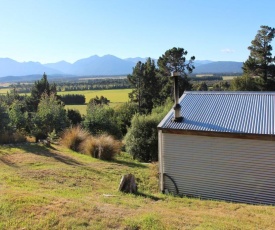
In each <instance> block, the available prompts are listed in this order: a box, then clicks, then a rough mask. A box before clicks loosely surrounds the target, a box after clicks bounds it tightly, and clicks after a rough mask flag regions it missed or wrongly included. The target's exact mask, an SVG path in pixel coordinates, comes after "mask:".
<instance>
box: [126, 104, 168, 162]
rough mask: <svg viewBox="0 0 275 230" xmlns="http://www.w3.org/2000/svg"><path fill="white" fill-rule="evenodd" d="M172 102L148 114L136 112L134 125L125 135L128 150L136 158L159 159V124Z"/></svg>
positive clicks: (149, 160) (150, 160)
mask: <svg viewBox="0 0 275 230" xmlns="http://www.w3.org/2000/svg"><path fill="white" fill-rule="evenodd" d="M171 107H172V102H171V101H170V100H168V101H167V102H166V103H165V104H164V105H162V106H159V107H156V108H154V109H153V110H152V113H151V114H150V115H148V116H146V115H138V114H136V115H135V116H134V117H133V119H132V121H131V122H132V125H131V127H130V129H129V130H128V133H127V134H126V136H125V144H126V151H127V152H128V153H130V154H131V155H132V156H133V158H134V159H138V160H139V161H143V162H152V161H157V160H158V131H157V126H158V124H159V122H160V121H161V120H162V119H163V117H164V116H165V115H166V113H167V112H168V111H169V110H170V109H171Z"/></svg>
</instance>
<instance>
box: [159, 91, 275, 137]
mask: <svg viewBox="0 0 275 230" xmlns="http://www.w3.org/2000/svg"><path fill="white" fill-rule="evenodd" d="M179 103H180V105H181V115H182V116H183V117H184V119H183V121H182V122H174V121H172V118H173V116H174V109H171V111H170V112H169V113H168V114H167V116H166V117H165V118H164V119H163V120H162V122H161V123H160V124H159V126H158V127H159V128H164V129H165V128H168V129H183V130H197V131H215V132H229V133H248V134H269V135H274V134H275V111H274V103H275V92H196V91H193V92H185V93H184V94H183V95H182V97H181V98H180V100H179Z"/></svg>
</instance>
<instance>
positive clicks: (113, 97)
mask: <svg viewBox="0 0 275 230" xmlns="http://www.w3.org/2000/svg"><path fill="white" fill-rule="evenodd" d="M131 91H132V89H110V90H83V91H81V90H80V91H64V92H58V93H57V94H58V95H66V94H82V95H84V96H85V98H86V103H88V102H89V101H90V99H91V98H94V97H96V96H98V97H100V96H104V97H106V98H107V99H108V100H110V103H117V102H127V101H128V99H129V98H128V94H129V93H130V92H131Z"/></svg>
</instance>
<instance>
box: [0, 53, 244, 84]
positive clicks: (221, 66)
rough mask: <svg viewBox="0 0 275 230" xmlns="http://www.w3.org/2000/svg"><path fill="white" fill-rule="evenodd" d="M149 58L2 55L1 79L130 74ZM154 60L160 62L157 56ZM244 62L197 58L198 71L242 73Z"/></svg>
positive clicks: (196, 67)
mask: <svg viewBox="0 0 275 230" xmlns="http://www.w3.org/2000/svg"><path fill="white" fill-rule="evenodd" d="M146 60H147V58H141V57H136V58H126V59H121V58H118V57H116V56H113V55H105V56H102V57H99V56H97V55H94V56H91V57H88V58H83V59H80V60H78V61H76V62H74V63H72V64H71V63H69V62H66V61H60V62H56V63H48V64H44V65H43V64H41V63H39V62H17V61H14V60H12V59H9V58H0V81H1V82H6V81H32V80H38V79H40V78H41V76H42V75H43V73H44V72H45V73H46V74H47V75H48V76H49V78H51V79H53V78H59V79H60V78H70V77H76V76H103V75H105V76H108V75H109V76H111V75H127V74H131V73H132V71H133V68H134V67H135V65H136V63H137V62H138V61H141V62H145V61H146ZM154 60H155V62H156V63H157V60H156V59H154ZM242 65H243V63H242V62H231V61H219V62H213V61H209V60H196V61H195V62H194V66H195V70H194V73H197V74H198V73H200V74H203V73H242ZM7 76H8V77H7ZM3 77H5V78H3Z"/></svg>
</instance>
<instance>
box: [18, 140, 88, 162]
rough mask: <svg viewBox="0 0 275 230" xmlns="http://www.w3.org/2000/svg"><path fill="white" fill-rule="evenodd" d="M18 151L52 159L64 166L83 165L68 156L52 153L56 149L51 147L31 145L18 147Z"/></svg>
mask: <svg viewBox="0 0 275 230" xmlns="http://www.w3.org/2000/svg"><path fill="white" fill-rule="evenodd" d="M20 149H22V150H24V151H25V152H28V153H32V154H35V155H38V156H45V157H51V158H54V159H55V160H57V161H59V162H62V163H64V164H67V165H74V166H82V165H83V164H82V163H80V162H78V161H77V160H75V159H73V158H71V157H69V156H65V155H61V154H57V153H55V152H53V151H54V150H56V149H55V148H54V147H52V146H51V147H45V146H41V145H36V144H32V145H22V146H20Z"/></svg>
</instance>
